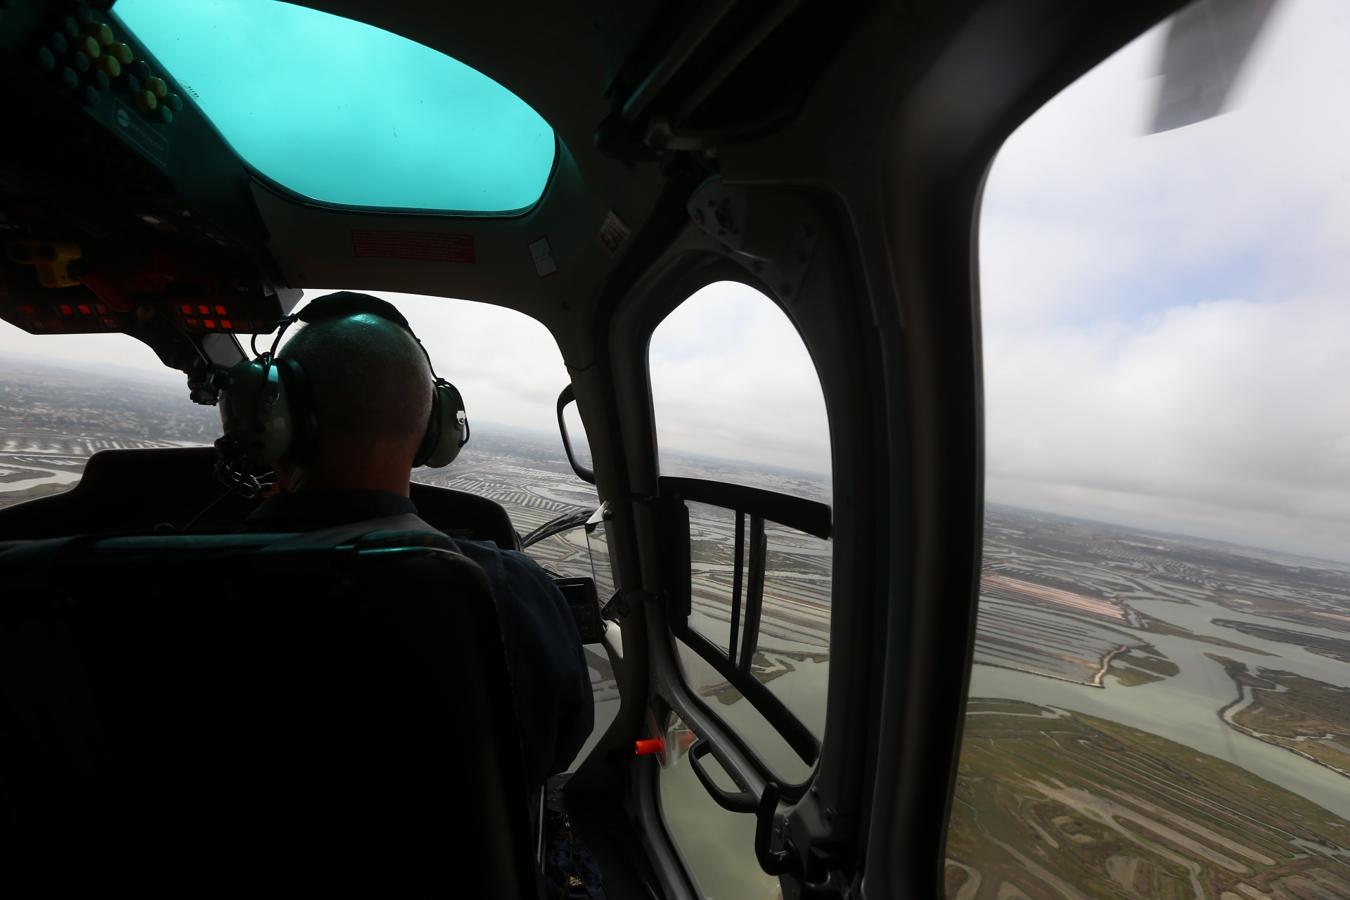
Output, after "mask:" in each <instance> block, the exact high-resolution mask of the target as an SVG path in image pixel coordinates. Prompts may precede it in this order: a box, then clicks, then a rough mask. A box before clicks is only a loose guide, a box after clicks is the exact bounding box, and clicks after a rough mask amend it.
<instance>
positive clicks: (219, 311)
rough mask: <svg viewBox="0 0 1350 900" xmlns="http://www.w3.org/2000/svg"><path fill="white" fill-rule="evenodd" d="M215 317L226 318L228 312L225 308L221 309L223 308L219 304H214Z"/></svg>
mask: <svg viewBox="0 0 1350 900" xmlns="http://www.w3.org/2000/svg"><path fill="white" fill-rule="evenodd" d="M216 315H218V316H228V315H229V312H228V311H227V310H226V309H225V307H223V306H221V305H220V304H219V303H217V304H216Z"/></svg>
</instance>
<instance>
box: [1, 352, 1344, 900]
mask: <svg viewBox="0 0 1350 900" xmlns="http://www.w3.org/2000/svg"><path fill="white" fill-rule="evenodd" d="M217 433H218V419H217V418H216V412H215V410H213V409H210V408H204V407H195V406H192V405H190V404H188V403H187V402H186V400H185V399H184V398H183V397H182V396H178V395H174V394H173V393H172V392H166V389H165V388H164V387H163V386H162V385H157V384H151V383H149V382H146V383H140V382H136V381H119V380H112V379H98V380H95V379H90V378H89V377H88V375H81V374H79V373H74V372H63V371H61V370H56V369H53V370H51V371H46V370H42V371H37V370H33V369H31V368H28V367H19V366H9V365H4V364H0V507H3V506H7V505H11V504H13V503H16V502H22V501H24V500H27V499H31V498H34V497H38V496H42V495H43V494H46V493H50V492H53V491H60V490H66V489H68V488H69V487H70V486H71V485H73V484H74V483H75V482H76V481H77V480H78V478H79V474H80V471H81V469H82V468H83V465H84V461H85V460H86V459H87V458H88V457H89V456H90V455H91V454H92V453H94V452H97V451H98V450H101V449H109V448H115V447H147V448H148V447H170V446H183V445H201V444H207V443H209V442H210V441H211V440H213V439H214V437H215V436H216V435H217ZM664 460H665V457H664V456H663V461H664ZM679 465H680V467H681V472H680V474H686V475H702V476H703V477H708V478H717V479H722V480H741V481H746V482H752V483H756V484H757V485H758V486H761V487H770V488H777V489H779V490H783V491H785V492H788V493H794V494H797V495H801V496H807V497H810V498H812V499H817V500H821V501H823V502H828V500H829V493H828V484H827V483H826V482H825V480H824V479H820V478H813V477H811V476H809V475H805V474H802V473H791V472H781V471H774V470H768V469H757V470H752V469H750V468H748V466H747V464H738V463H733V462H725V461H717V460H707V459H697V458H680V459H679ZM417 478H418V480H422V481H426V482H428V483H432V484H439V485H443V486H446V487H452V488H456V489H459V490H466V491H472V492H474V493H477V494H481V495H484V496H488V497H491V498H493V499H495V500H497V501H498V502H500V503H501V504H502V505H503V506H504V507H505V508H506V509H507V511H508V512H509V513H510V515H511V517H512V519H513V522H514V524H515V526H516V529H517V531H518V532H520V533H521V534H524V533H527V532H529V531H530V530H532V529H534V528H536V527H537V526H539V525H541V524H543V523H544V522H546V521H548V520H550V519H553V518H554V517H556V516H558V515H560V514H563V513H567V512H574V511H579V510H588V509H592V508H593V507H594V506H595V504H596V495H595V491H594V488H592V487H591V486H590V485H587V484H584V483H583V482H581V481H579V480H578V479H577V478H576V477H575V476H574V475H573V474H572V472H571V470H570V468H569V467H568V466H567V463H566V461H565V459H564V458H563V455H562V453H561V448H560V446H559V444H558V441H557V439H556V437H554V436H552V435H550V434H548V433H547V432H542V431H541V432H538V433H534V432H525V431H519V430H514V429H505V428H497V427H494V426H491V425H488V424H484V425H481V426H478V425H477V424H476V427H475V431H474V440H473V442H472V443H471V444H470V445H469V446H468V447H467V448H466V450H465V452H464V454H463V455H462V456H461V458H460V459H459V460H458V461H457V462H456V463H455V464H454V465H453V466H451V467H449V468H447V469H444V470H426V471H422V472H419V473H417ZM733 536H734V519H733V518H732V517H731V516H730V515H729V514H727V513H726V512H725V511H720V510H716V509H715V508H712V507H700V506H695V507H694V508H693V509H692V510H691V537H692V539H693V541H694V546H693V552H692V553H691V558H692V568H693V574H694V592H693V593H694V598H693V600H694V607H693V617H692V620H691V622H692V624H693V626H694V627H695V628H696V629H698V630H699V631H700V632H702V633H704V634H705V635H706V636H708V637H709V638H710V639H712V640H713V641H714V643H717V644H719V645H721V646H723V647H725V646H726V645H727V643H728V639H729V635H728V633H727V632H728V629H729V623H730V602H729V598H730V595H731V573H732V570H733V560H732V558H731V555H732V546H733ZM767 543H768V547H769V555H768V560H769V562H768V572H767V574H766V578H765V609H764V619H763V622H762V625H761V632H760V641H759V645H758V648H757V652H756V654H755V657H754V660H753V662H752V670H753V671H754V673H755V674H756V676H757V677H758V678H759V679H760V680H761V681H763V682H764V683H765V684H766V685H768V686H769V688H770V689H771V690H773V691H774V692H775V693H777V694H778V695H779V696H780V697H781V698H782V699H783V700H784V702H785V703H786V704H787V705H788V707H789V709H791V710H792V711H793V712H794V713H796V714H797V715H798V717H799V718H801V719H802V721H803V722H804V723H806V724H807V725H808V726H809V727H810V728H812V730H814V731H816V733H817V734H822V733H823V727H824V704H823V696H824V687H825V683H826V680H827V678H828V661H829V656H830V649H831V648H830V642H829V610H830V562H831V557H830V545H829V542H827V541H821V540H818V539H815V538H810V537H808V536H806V535H801V534H798V533H796V532H792V531H791V530H789V529H785V528H781V527H778V526H774V525H772V523H771V524H770V525H769V527H768V529H767ZM531 552H532V553H533V554H534V555H535V556H536V558H537V559H539V560H540V561H541V563H543V564H544V565H545V566H547V567H548V568H550V569H552V570H553V571H555V572H558V573H560V574H566V575H576V574H592V573H594V574H595V575H596V577H597V581H598V583H599V586H600V588H601V600H602V602H603V601H604V600H605V599H607V598H608V595H609V592H610V590H612V584H611V583H610V581H609V573H608V572H607V571H606V564H605V557H604V552H605V549H604V538H603V527H601V528H599V529H596V530H595V532H593V533H592V534H590V535H587V533H586V532H585V531H584V530H583V529H575V530H573V531H570V532H567V533H565V534H562V535H558V536H556V537H553V538H549V539H546V540H545V541H543V542H540V543H539V544H537V545H535V546H534V547H532V548H531ZM593 561H594V563H593ZM587 660H588V662H589V663H590V665H591V669H592V683H593V686H594V690H595V696H596V701H597V713H598V719H597V721H598V723H599V724H600V725H601V727H603V725H604V724H605V723H606V722H607V721H608V720H609V718H610V717H612V715H613V712H614V706H615V704H616V703H617V697H618V695H617V686H616V684H615V682H614V676H613V672H612V671H611V670H610V666H609V662H608V660H607V659H606V658H605V656H604V654H603V652H601V651H600V649H599V648H595V647H588V648H587ZM685 663H686V668H687V671H688V673H689V675H690V677H691V678H692V679H693V680H694V681H695V687H696V689H697V690H698V691H699V692H700V693H702V694H704V695H705V697H707V698H708V700H709V702H710V705H712V706H713V707H714V708H717V709H720V710H721V711H722V713H723V715H724V716H725V717H726V718H727V720H728V722H729V723H730V724H731V725H732V727H734V728H736V729H737V730H738V731H741V733H742V734H743V736H744V737H745V738H746V740H747V741H748V742H749V743H750V744H751V745H752V746H754V747H755V748H756V749H757V750H759V751H760V752H761V753H762V754H763V755H764V756H765V758H766V760H768V761H769V762H770V763H771V765H774V766H775V767H776V768H779V769H781V770H783V771H784V774H785V775H794V776H796V775H801V774H802V772H801V771H800V770H799V768H798V766H799V763H794V760H793V759H792V758H791V755H790V754H789V753H785V752H784V750H783V748H782V746H781V745H782V742H781V741H780V740H777V739H776V736H775V735H773V734H772V733H770V732H769V731H768V729H767V728H766V726H765V725H764V724H763V722H762V719H760V718H758V717H757V716H755V715H754V714H753V711H752V710H749V709H747V704H746V703H745V702H744V699H743V698H742V697H741V696H740V695H739V694H738V693H737V692H736V691H734V690H733V689H731V688H730V686H729V685H727V684H726V682H725V680H724V679H721V678H720V677H719V676H717V675H716V673H715V672H714V670H712V669H711V667H708V666H706V665H701V664H700V663H699V662H698V661H697V659H696V658H688V657H686V659H685ZM973 663H974V665H973V668H972V672H971V681H970V694H969V698H970V699H969V701H968V708H967V714H966V720H965V722H966V724H965V732H964V740H963V745H962V752H961V759H960V768H959V772H958V776H957V785H956V793H955V798H954V801H953V804H952V808H951V820H950V825H949V830H948V861H947V866H946V870H945V880H946V888H947V894H948V896H949V897H953V898H960V900H980V898H991V900H1013V898H1021V897H1027V898H1042V897H1177V898H1185V897H1207V898H1210V897H1212V898H1219V900H1248V898H1256V897H1290V898H1320V897H1342V898H1350V665H1348V663H1350V565H1346V564H1344V563H1338V562H1330V561H1323V560H1316V559H1308V558H1302V557H1295V556H1289V555H1287V554H1281V553H1275V552H1272V551H1267V550H1260V549H1255V548H1249V547H1240V546H1236V545H1232V544H1224V543H1218V542H1214V541H1208V540H1204V539H1201V538H1197V537H1188V536H1182V535H1165V534H1158V533H1153V532H1147V531H1141V530H1137V529H1131V528H1126V527H1123V526H1118V525H1110V524H1105V523H1100V522H1089V521H1084V520H1079V519H1072V518H1065V517H1061V516H1055V515H1050V514H1047V513H1039V512H1034V511H1029V510H1024V509H1016V508H1012V507H1005V506H998V505H994V504H990V505H989V506H988V508H987V512H986V526H985V550H984V561H983V576H982V582H981V591H980V602H979V608H978V627H977V631H976V635H975V640H974V646H973ZM692 784H693V782H692V779H691V777H690V775H689V772H688V767H687V766H683V767H681V766H680V765H679V763H678V761H677V760H675V761H672V768H671V770H670V771H669V772H668V773H665V774H663V796H665V797H666V798H667V802H668V810H667V815H668V817H670V818H671V819H672V827H676V828H679V827H693V826H691V825H690V823H697V827H702V828H707V829H713V830H712V831H709V833H710V834H711V833H714V832H715V829H716V828H717V827H720V826H715V825H712V824H709V823H712V822H714V821H716V820H717V816H719V815H724V814H721V813H720V812H707V813H706V815H705V813H703V812H699V811H697V810H692V811H689V812H688V814H687V815H685V814H684V813H682V812H681V811H680V810H678V809H672V808H670V807H669V804H670V802H671V798H675V797H678V796H680V795H686V794H688V792H689V789H690V786H691V785H692ZM694 792H695V793H697V789H694ZM682 815H684V820H683V821H684V825H683V826H681V825H680V824H679V822H678V821H676V820H680V819H681V816H682ZM731 818H733V819H734V818H736V817H731ZM740 824H741V823H736V825H735V827H734V828H733V827H732V826H728V828H729V829H730V830H729V831H728V832H727V833H728V834H730V833H731V831H734V830H736V828H739V826H740ZM742 830H743V829H742ZM719 865H720V863H718V862H717V861H712V862H710V863H708V868H707V870H706V872H707V874H705V873H704V871H702V870H701V871H700V873H699V877H700V878H701V879H704V880H705V881H709V882H711V881H718V880H719V879H720V880H721V883H722V884H731V883H733V882H734V880H735V878H736V877H737V876H736V874H735V873H732V872H728V871H720V870H719ZM728 865H730V864H729V863H728ZM754 883H755V884H757V885H758V884H760V882H759V881H756V882H754ZM705 887H706V885H705ZM725 893H726V890H725V889H724V890H722V891H721V892H720V893H719V894H718V895H719V896H721V895H723V894H725ZM766 896H767V894H766Z"/></svg>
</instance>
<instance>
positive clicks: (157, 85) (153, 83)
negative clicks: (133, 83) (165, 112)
mask: <svg viewBox="0 0 1350 900" xmlns="http://www.w3.org/2000/svg"><path fill="white" fill-rule="evenodd" d="M145 86H146V87H148V88H149V89H150V90H152V91H154V92H155V96H156V97H163V96H164V95H165V94H167V93H169V86H168V85H167V84H165V83H164V79H163V78H160V77H159V76H157V75H151V76H150V77H149V78H147V79H145Z"/></svg>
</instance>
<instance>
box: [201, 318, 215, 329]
mask: <svg viewBox="0 0 1350 900" xmlns="http://www.w3.org/2000/svg"><path fill="white" fill-rule="evenodd" d="M202 324H203V325H205V326H206V327H207V328H212V329H214V328H215V327H216V320H215V319H202Z"/></svg>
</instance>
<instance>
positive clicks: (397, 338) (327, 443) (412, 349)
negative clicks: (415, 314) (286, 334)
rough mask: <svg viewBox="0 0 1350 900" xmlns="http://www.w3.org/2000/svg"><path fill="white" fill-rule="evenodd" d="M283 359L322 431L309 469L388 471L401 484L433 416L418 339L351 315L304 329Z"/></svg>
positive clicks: (368, 317)
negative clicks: (295, 367) (306, 391)
mask: <svg viewBox="0 0 1350 900" xmlns="http://www.w3.org/2000/svg"><path fill="white" fill-rule="evenodd" d="M318 302H322V301H318ZM280 355H281V356H283V357H287V358H290V359H294V360H296V361H297V362H299V363H300V366H301V367H302V368H303V369H304V373H305V376H306V381H308V383H309V388H310V391H311V393H312V394H313V400H314V407H315V412H316V414H317V416H318V420H319V432H318V440H317V446H316V449H315V453H314V459H313V462H312V465H311V466H309V467H310V468H315V469H333V470H335V471H336V470H339V469H341V467H344V466H345V467H347V468H349V469H351V470H352V471H353V473H355V472H356V471H358V470H360V469H363V468H368V467H370V466H377V467H379V466H384V465H388V466H390V467H391V468H393V469H401V473H402V474H401V477H402V478H403V479H404V482H405V484H406V479H407V477H408V471H409V469H410V468H411V465H412V460H413V457H414V456H415V455H416V453H417V448H418V445H419V444H420V443H421V440H422V436H423V435H424V434H425V432H426V428H427V420H428V418H429V417H430V415H431V392H432V387H431V370H430V368H429V366H428V364H427V359H426V356H425V355H424V354H423V352H422V349H421V347H420V346H419V345H418V343H417V341H416V339H414V338H413V336H412V335H411V334H409V333H408V332H407V331H406V330H405V329H403V328H401V327H399V326H398V325H396V324H395V323H393V322H390V321H388V320H387V319H383V318H381V317H380V316H377V315H372V314H370V313H356V314H354V315H350V316H344V317H342V318H337V319H326V320H320V321H318V322H314V323H312V324H309V325H305V326H304V327H302V328H301V329H300V330H299V332H298V333H297V334H296V335H295V336H294V337H293V338H291V339H290V340H289V341H287V342H286V345H285V346H284V347H283V348H282V350H281V353H280ZM325 480H329V479H327V478H325Z"/></svg>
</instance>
